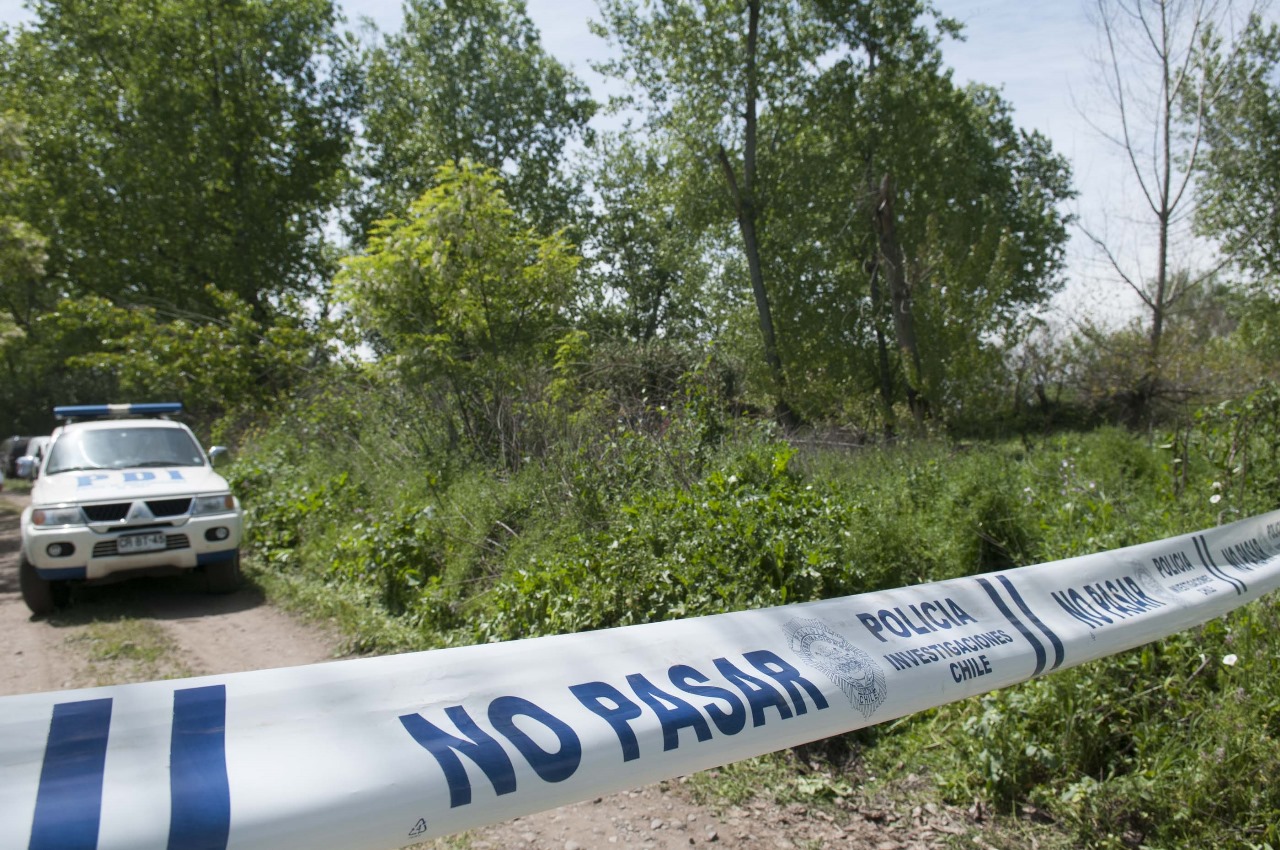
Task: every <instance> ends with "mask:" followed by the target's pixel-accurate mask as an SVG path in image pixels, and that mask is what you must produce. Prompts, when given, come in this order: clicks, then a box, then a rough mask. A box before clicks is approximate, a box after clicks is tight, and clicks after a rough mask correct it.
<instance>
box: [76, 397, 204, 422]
mask: <svg viewBox="0 0 1280 850" xmlns="http://www.w3.org/2000/svg"><path fill="white" fill-rule="evenodd" d="M181 412H182V402H180V401H163V402H153V403H149V404H66V405H62V406H60V407H55V408H54V409H53V415H54V416H56V417H57V418H59V419H104V418H108V417H112V416H164V415H166V414H169V413H181Z"/></svg>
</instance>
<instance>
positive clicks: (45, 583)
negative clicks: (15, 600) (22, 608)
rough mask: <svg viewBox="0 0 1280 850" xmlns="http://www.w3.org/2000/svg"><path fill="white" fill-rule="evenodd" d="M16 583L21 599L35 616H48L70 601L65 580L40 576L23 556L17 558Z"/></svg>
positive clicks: (69, 592)
mask: <svg viewBox="0 0 1280 850" xmlns="http://www.w3.org/2000/svg"><path fill="white" fill-rule="evenodd" d="M18 585H19V587H20V588H21V589H22V601H23V602H25V603H27V607H28V608H30V609H31V613H32V614H35V615H36V616H37V617H45V616H48V615H49V614H52V613H53V612H54V611H56V610H58V609H59V608H61V607H63V606H65V605H66V604H67V603H69V602H70V601H71V589H70V588H69V587H67V584H66V582H62V581H49V580H48V579H43V578H40V574H39V573H37V572H36V568H35V567H34V566H32V564H31V562H30V561H28V560H27V559H26V557H25V556H19V558H18Z"/></svg>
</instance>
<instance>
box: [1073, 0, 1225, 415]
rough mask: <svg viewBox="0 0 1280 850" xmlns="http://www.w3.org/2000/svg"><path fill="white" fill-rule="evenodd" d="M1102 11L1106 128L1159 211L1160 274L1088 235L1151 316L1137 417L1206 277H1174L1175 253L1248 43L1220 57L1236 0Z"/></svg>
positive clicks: (1105, 0) (1101, 7)
mask: <svg viewBox="0 0 1280 850" xmlns="http://www.w3.org/2000/svg"><path fill="white" fill-rule="evenodd" d="M1096 8H1097V17H1098V27H1099V29H1100V32H1101V35H1102V42H1103V48H1104V53H1103V56H1102V60H1101V63H1100V67H1101V69H1102V72H1103V74H1104V85H1105V89H1106V95H1107V97H1108V98H1109V99H1110V101H1111V104H1112V106H1113V107H1114V110H1115V116H1114V124H1115V130H1114V131H1113V132H1109V133H1106V135H1107V137H1108V138H1109V139H1110V140H1111V141H1112V142H1113V143H1114V144H1115V145H1116V146H1117V147H1118V148H1119V150H1120V152H1121V155H1122V156H1123V157H1124V159H1125V161H1126V162H1127V164H1128V167H1129V172H1130V174H1131V176H1132V177H1133V178H1134V180H1135V181H1136V183H1137V185H1138V188H1139V190H1140V193H1141V198H1142V200H1143V203H1144V204H1145V207H1146V211H1147V212H1149V214H1150V219H1149V221H1150V225H1151V230H1152V232H1153V236H1154V241H1155V245H1154V246H1153V247H1154V251H1153V253H1154V261H1153V263H1152V267H1151V271H1150V272H1147V273H1146V274H1143V273H1142V272H1141V271H1140V270H1139V268H1138V266H1137V264H1136V262H1134V261H1131V260H1126V259H1125V258H1124V257H1123V256H1122V254H1121V252H1120V251H1119V250H1118V249H1117V248H1116V247H1115V246H1114V245H1113V244H1109V243H1108V242H1107V241H1106V240H1105V239H1104V238H1103V237H1102V236H1101V235H1100V234H1098V233H1096V232H1094V231H1093V230H1089V229H1086V230H1085V233H1086V234H1087V235H1088V236H1089V238H1090V239H1091V241H1093V242H1094V244H1095V245H1096V246H1097V247H1098V248H1099V249H1100V250H1102V251H1103V252H1104V254H1105V255H1106V257H1107V259H1108V261H1109V263H1110V265H1111V267H1112V269H1113V271H1114V272H1115V274H1116V275H1117V276H1118V277H1119V278H1120V280H1122V281H1123V282H1124V284H1125V285H1127V286H1128V287H1129V289H1130V290H1132V291H1133V292H1134V293H1135V294H1136V295H1137V297H1138V298H1139V299H1140V300H1141V302H1142V304H1143V306H1144V307H1145V308H1146V311H1147V313H1148V315H1149V317H1150V328H1149V333H1148V346H1147V352H1146V363H1145V368H1144V371H1143V376H1142V379H1141V382H1140V386H1139V387H1137V388H1136V394H1135V415H1143V414H1144V413H1145V410H1146V407H1147V406H1148V405H1149V402H1150V400H1151V399H1152V398H1153V397H1154V396H1155V394H1156V393H1157V392H1158V391H1159V389H1160V362H1161V356H1162V353H1163V352H1162V343H1163V337H1164V331H1165V325H1166V323H1167V321H1168V319H1169V315H1170V313H1171V312H1172V311H1174V310H1176V309H1177V308H1178V304H1179V302H1180V301H1181V300H1182V299H1183V298H1185V297H1186V296H1187V295H1188V294H1190V292H1191V291H1192V290H1193V289H1194V288H1195V286H1196V285H1197V284H1198V283H1199V281H1200V276H1199V275H1190V276H1187V277H1184V278H1176V277H1174V276H1173V274H1172V269H1173V266H1174V264H1175V263H1174V260H1173V259H1172V258H1171V250H1172V247H1173V245H1174V244H1175V242H1178V241H1180V240H1182V239H1184V238H1187V239H1189V238H1190V236H1191V233H1190V232H1189V230H1188V227H1187V225H1188V223H1189V221H1190V219H1191V218H1192V216H1193V214H1194V211H1195V210H1194V207H1195V203H1194V191H1193V190H1194V186H1193V184H1194V178H1195V175H1196V174H1197V172H1198V171H1199V169H1200V167H1201V160H1202V158H1203V156H1204V153H1205V131H1206V120H1207V116H1209V115H1210V114H1212V113H1213V112H1214V111H1215V110H1216V109H1217V108H1218V106H1219V104H1220V103H1221V102H1222V100H1223V98H1224V96H1226V94H1227V92H1228V87H1227V86H1226V85H1225V83H1226V79H1225V77H1224V75H1223V73H1222V68H1223V67H1226V66H1230V65H1231V64H1233V57H1234V56H1235V55H1236V53H1237V52H1238V51H1239V48H1240V43H1239V42H1238V41H1236V42H1234V43H1232V44H1230V45H1227V46H1226V47H1225V50H1226V55H1227V57H1228V58H1227V59H1226V60H1225V62H1218V61H1214V60H1213V59H1212V57H1213V56H1215V55H1216V54H1217V53H1218V51H1219V50H1220V49H1222V48H1223V46H1222V44H1221V36H1220V32H1221V31H1222V30H1224V29H1226V28H1227V26H1228V25H1229V24H1230V21H1231V11H1232V10H1231V2H1230V0H1097V7H1096ZM1180 281H1183V282H1185V283H1186V284H1187V285H1186V286H1181V285H1179V283H1180Z"/></svg>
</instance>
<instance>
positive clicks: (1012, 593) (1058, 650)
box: [996, 576, 1067, 671]
mask: <svg viewBox="0 0 1280 850" xmlns="http://www.w3.org/2000/svg"><path fill="white" fill-rule="evenodd" d="M996 581H998V582H1000V583H1001V584H1002V585H1004V589H1005V591H1006V592H1008V594H1009V598H1010V599H1012V600H1013V604H1014V605H1017V606H1018V610H1019V611H1021V612H1022V613H1023V614H1025V615H1026V617H1027V619H1028V620H1030V621H1031V622H1032V623H1033V624H1034V625H1035V627H1036V628H1037V629H1039V630H1040V631H1042V632H1044V636H1045V637H1047V638H1048V639H1049V643H1051V644H1052V645H1053V666H1052V667H1050V668H1049V670H1051V671H1052V670H1057V669H1058V668H1059V667H1061V666H1062V662H1063V660H1065V659H1066V657H1067V648H1066V647H1065V646H1063V645H1062V641H1061V640H1059V639H1058V636H1057V635H1056V634H1054V632H1053V630H1052V629H1050V628H1049V627H1048V626H1046V625H1045V624H1044V623H1043V622H1042V621H1041V620H1040V618H1039V617H1037V616H1036V615H1035V612H1034V611H1032V610H1031V609H1030V608H1029V607H1028V606H1027V603H1026V602H1025V601H1023V599H1022V594H1021V593H1018V589H1017V588H1016V587H1014V586H1013V582H1011V581H1009V579H1008V578H1007V577H1006V576H996Z"/></svg>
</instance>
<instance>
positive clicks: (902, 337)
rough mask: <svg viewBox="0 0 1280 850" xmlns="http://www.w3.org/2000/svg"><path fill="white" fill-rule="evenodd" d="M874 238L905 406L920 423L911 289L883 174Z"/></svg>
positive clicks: (922, 402)
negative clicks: (899, 359)
mask: <svg viewBox="0 0 1280 850" xmlns="http://www.w3.org/2000/svg"><path fill="white" fill-rule="evenodd" d="M875 225H876V235H877V236H878V237H879V240H880V259H879V263H878V265H879V266H880V267H881V268H882V269H884V275H885V278H886V280H887V281H888V283H889V302H890V305H891V307H892V309H893V328H894V332H895V333H896V334H897V337H898V349H899V350H900V351H901V352H902V358H903V362H904V365H905V366H906V368H905V370H904V371H905V372H906V373H907V405H908V406H909V407H910V408H911V415H912V416H914V417H915V420H916V424H917V425H919V424H922V423H923V422H924V417H925V414H926V412H927V408H928V402H927V400H926V399H925V397H924V395H923V394H922V393H921V392H920V384H921V375H922V369H921V366H920V346H919V345H918V344H917V342H916V326H915V318H914V316H913V314H912V311H911V290H910V289H909V288H908V287H907V279H906V275H905V274H904V273H903V266H904V260H903V254H902V246H901V245H899V244H898V235H897V228H896V227H895V225H894V215H893V180H892V178H891V177H890V176H889V175H888V174H885V175H884V177H883V178H882V179H881V180H880V192H879V195H878V196H877V198H876V215H875Z"/></svg>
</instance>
